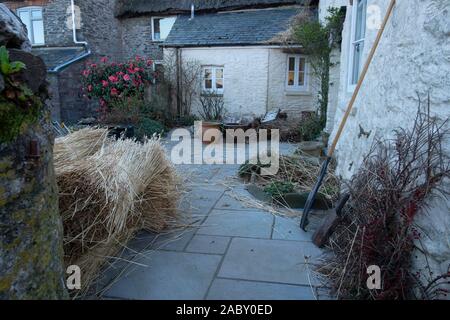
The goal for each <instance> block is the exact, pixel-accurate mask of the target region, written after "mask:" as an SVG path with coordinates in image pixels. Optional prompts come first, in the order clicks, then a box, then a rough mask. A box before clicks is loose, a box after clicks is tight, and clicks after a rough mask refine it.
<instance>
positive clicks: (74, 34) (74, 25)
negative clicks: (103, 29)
mask: <svg viewBox="0 0 450 320" xmlns="http://www.w3.org/2000/svg"><path fill="white" fill-rule="evenodd" d="M70 7H71V12H72V37H73V43H75V44H82V45H83V46H84V48H85V49H87V52H85V53H83V54H82V55H80V56H78V57H75V58H73V59H70V60H69V61H66V62H64V63H63V64H60V65H59V66H56V67H54V68H53V69H51V70H48V72H49V73H58V72H59V71H61V69H63V68H65V67H67V66H69V65H71V64H72V63H75V62H77V61H80V60H82V59H84V58H86V57H88V56H90V55H91V54H92V52H91V50H90V49H88V43H87V42H86V41H78V38H77V23H76V17H75V1H74V0H70Z"/></svg>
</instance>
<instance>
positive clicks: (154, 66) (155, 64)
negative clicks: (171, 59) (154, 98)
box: [152, 60, 164, 84]
mask: <svg viewBox="0 0 450 320" xmlns="http://www.w3.org/2000/svg"><path fill="white" fill-rule="evenodd" d="M157 65H164V60H154V61H153V64H152V70H153V72H156V66H157ZM153 84H156V78H153Z"/></svg>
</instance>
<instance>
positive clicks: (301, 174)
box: [247, 155, 339, 202]
mask: <svg viewBox="0 0 450 320" xmlns="http://www.w3.org/2000/svg"><path fill="white" fill-rule="evenodd" d="M279 165H280V169H279V171H278V173H277V174H276V175H273V176H270V175H266V176H265V175H260V174H258V173H257V172H255V173H254V176H255V177H254V178H256V180H255V183H256V184H258V185H260V186H261V187H265V186H267V185H269V184H270V183H272V182H290V183H292V184H293V185H294V188H295V191H297V192H299V193H309V192H310V191H311V190H312V188H313V187H314V185H315V183H316V181H317V177H318V176H319V173H320V170H321V165H320V161H319V160H318V159H317V158H311V157H306V156H301V155H294V156H280V164H279ZM253 171H255V170H253ZM247 177H249V176H247ZM320 193H321V194H323V195H324V196H325V197H326V198H327V199H329V200H330V201H332V202H334V201H336V200H337V199H338V197H339V179H338V178H337V177H336V176H335V173H334V165H330V167H329V169H328V171H327V174H326V176H325V178H324V181H323V184H322V188H321V189H320Z"/></svg>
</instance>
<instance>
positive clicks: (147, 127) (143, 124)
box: [136, 117, 166, 139]
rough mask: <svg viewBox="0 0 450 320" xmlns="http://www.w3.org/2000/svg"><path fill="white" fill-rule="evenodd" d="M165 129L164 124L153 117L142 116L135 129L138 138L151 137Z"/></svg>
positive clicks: (161, 133) (160, 133) (162, 132)
mask: <svg viewBox="0 0 450 320" xmlns="http://www.w3.org/2000/svg"><path fill="white" fill-rule="evenodd" d="M165 131H166V128H165V127H164V125H163V124H162V123H160V122H158V121H155V120H153V119H150V118H147V117H144V118H142V119H141V121H140V122H139V125H138V127H137V130H136V136H137V137H138V138H140V139H142V138H144V137H149V138H150V137H152V136H153V135H163V134H164V132H165Z"/></svg>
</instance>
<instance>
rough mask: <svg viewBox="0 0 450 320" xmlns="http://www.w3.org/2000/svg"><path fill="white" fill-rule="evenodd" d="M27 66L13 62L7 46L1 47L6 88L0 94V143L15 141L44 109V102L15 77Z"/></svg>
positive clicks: (2, 71)
mask: <svg viewBox="0 0 450 320" xmlns="http://www.w3.org/2000/svg"><path fill="white" fill-rule="evenodd" d="M24 68H25V64H24V63H22V62H19V61H15V62H11V61H10V60H9V53H8V50H7V49H6V47H5V46H2V47H0V73H1V76H2V77H3V78H4V82H5V88H4V90H3V91H2V92H1V93H0V127H1V130H0V142H1V143H3V142H10V141H12V140H14V139H15V138H16V137H17V135H18V134H20V132H21V131H22V130H23V129H25V128H26V126H27V125H28V124H31V123H34V122H35V121H36V120H37V118H38V116H39V112H40V110H41V109H42V105H43V104H42V101H41V100H40V98H39V97H37V96H35V95H34V94H33V92H32V91H31V90H30V89H29V88H28V87H27V86H26V85H24V84H22V83H20V82H19V81H17V80H16V79H14V78H13V76H14V75H15V74H16V73H18V72H20V71H21V70H23V69H24Z"/></svg>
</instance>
